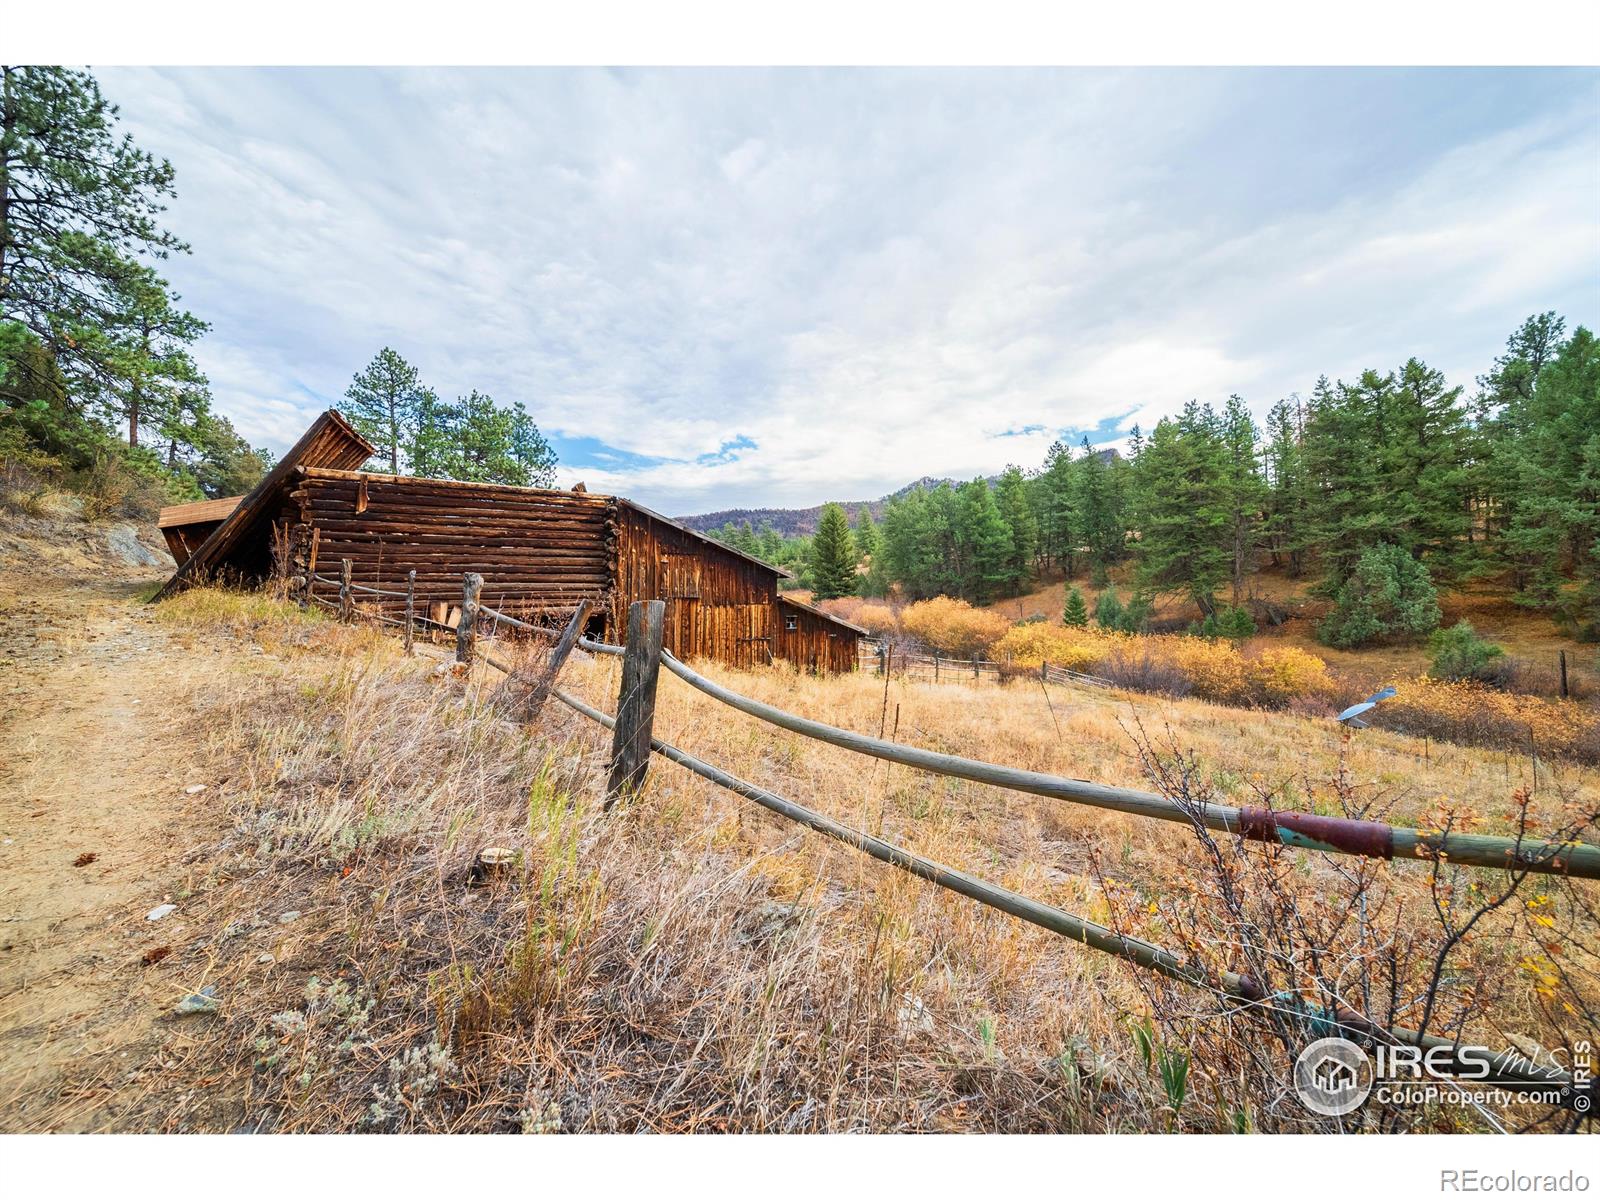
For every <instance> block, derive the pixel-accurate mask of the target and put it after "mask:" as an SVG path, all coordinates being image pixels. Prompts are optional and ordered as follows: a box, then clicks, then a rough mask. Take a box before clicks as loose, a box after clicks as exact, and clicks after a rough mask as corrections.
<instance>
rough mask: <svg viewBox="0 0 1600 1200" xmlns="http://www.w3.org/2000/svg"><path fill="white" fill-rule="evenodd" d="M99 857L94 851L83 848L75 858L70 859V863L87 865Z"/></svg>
mask: <svg viewBox="0 0 1600 1200" xmlns="http://www.w3.org/2000/svg"><path fill="white" fill-rule="evenodd" d="M99 857H100V856H99V855H98V854H96V853H95V852H94V851H92V850H85V851H84V852H83V853H82V854H80V855H78V857H77V858H75V859H73V860H72V865H73V866H75V867H87V866H88V865H89V864H90V863H92V862H94V860H95V859H97V858H99Z"/></svg>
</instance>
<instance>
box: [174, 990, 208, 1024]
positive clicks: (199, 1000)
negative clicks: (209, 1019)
mask: <svg viewBox="0 0 1600 1200" xmlns="http://www.w3.org/2000/svg"><path fill="white" fill-rule="evenodd" d="M172 1011H173V1012H175V1013H176V1014H177V1015H178V1016H180V1017H187V1016H191V1015H193V1014H195V1013H214V1012H216V1011H217V985H216V984H214V983H208V984H206V986H205V987H203V988H201V989H200V990H199V991H198V992H196V993H195V994H194V995H192V996H185V997H184V998H183V999H182V1000H179V1001H178V1003H177V1004H175V1005H173V1007H172Z"/></svg>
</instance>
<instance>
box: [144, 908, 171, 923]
mask: <svg viewBox="0 0 1600 1200" xmlns="http://www.w3.org/2000/svg"><path fill="white" fill-rule="evenodd" d="M177 911H178V906H177V905H176V904H158V905H156V906H155V907H154V908H152V909H151V910H150V911H149V912H147V913H145V915H144V919H145V920H146V921H159V920H161V918H162V917H167V916H171V915H172V914H173V913H175V912H177Z"/></svg>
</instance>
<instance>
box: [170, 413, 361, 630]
mask: <svg viewBox="0 0 1600 1200" xmlns="http://www.w3.org/2000/svg"><path fill="white" fill-rule="evenodd" d="M374 452H375V450H374V447H373V445H372V443H371V442H369V441H367V439H366V438H364V437H362V436H361V435H360V434H359V433H357V432H356V431H355V429H354V427H353V426H352V425H351V424H350V422H348V421H346V420H345V419H344V418H343V417H341V416H340V415H339V414H338V413H336V412H335V411H334V410H333V409H331V408H330V409H329V410H328V411H327V412H325V413H323V414H322V415H321V416H320V417H318V418H317V419H316V420H315V421H313V422H312V423H311V428H310V429H308V430H306V431H305V433H304V434H303V435H302V436H301V438H300V440H299V441H298V442H296V443H295V444H294V446H293V447H291V448H290V450H289V452H288V453H287V454H285V455H284V456H283V457H282V458H281V459H279V460H278V463H277V465H276V466H274V467H273V468H272V470H270V471H268V472H267V474H266V477H265V478H264V479H262V481H261V482H260V483H258V484H256V486H255V487H254V488H253V489H251V491H250V493H249V494H248V495H247V496H245V497H244V498H243V499H242V500H240V501H239V502H238V504H237V505H235V506H234V507H233V508H232V509H231V510H229V512H228V514H227V515H226V516H225V517H224V518H223V520H222V524H221V525H219V526H217V528H216V529H215V530H213V531H212V533H211V535H210V536H209V537H208V538H206V540H205V541H204V542H203V543H201V545H200V546H199V548H198V549H196V550H195V551H194V553H193V554H191V555H190V556H189V557H188V558H187V559H186V560H185V561H184V562H183V564H182V565H181V566H180V567H179V568H178V569H177V570H176V571H174V572H173V573H172V578H171V579H169V580H167V582H166V583H165V584H164V585H163V586H162V588H161V590H160V591H159V592H157V593H156V594H155V595H154V596H153V597H152V599H153V600H164V599H166V598H167V597H168V596H170V595H172V594H173V593H174V592H177V591H180V590H181V589H182V588H184V587H187V586H188V585H189V584H190V583H193V582H195V581H196V580H199V579H202V578H204V577H205V576H206V575H207V574H208V573H210V572H212V571H214V570H215V569H216V568H217V567H218V566H219V565H220V564H221V563H222V562H223V561H224V560H225V559H226V558H227V555H228V552H229V551H231V550H232V549H233V548H234V547H235V546H237V545H238V544H239V543H240V542H241V541H242V540H244V539H245V538H246V537H247V536H249V535H251V534H253V533H257V534H260V535H261V536H263V537H265V536H266V535H267V531H266V530H265V529H264V528H259V529H258V526H262V525H263V524H264V523H268V522H270V521H271V519H272V518H271V514H270V505H269V503H268V501H270V500H271V499H272V498H273V497H275V496H276V495H277V494H278V492H279V491H280V489H282V487H283V486H284V485H285V484H286V483H288V482H289V480H290V478H291V477H292V476H293V475H294V473H295V470H296V468H298V467H302V466H304V467H330V468H334V469H341V468H352V467H359V466H361V464H363V463H364V462H366V461H367V459H369V458H371V457H372V455H373V453H374ZM202 503H209V504H215V505H221V504H222V503H223V501H220V500H216V501H208V502H202ZM174 507H177V508H193V507H196V506H194V505H177V506H174ZM179 515H180V514H176V513H175V514H174V518H176V517H177V516H179ZM162 516H163V518H165V516H166V513H165V512H163V513H162ZM200 519H201V520H204V519H206V518H200ZM209 519H211V520H215V519H216V518H215V517H212V518H209ZM184 523H185V522H181V521H178V520H176V519H174V521H172V522H171V524H174V525H176V524H184ZM166 524H168V522H166V521H165V520H163V525H166Z"/></svg>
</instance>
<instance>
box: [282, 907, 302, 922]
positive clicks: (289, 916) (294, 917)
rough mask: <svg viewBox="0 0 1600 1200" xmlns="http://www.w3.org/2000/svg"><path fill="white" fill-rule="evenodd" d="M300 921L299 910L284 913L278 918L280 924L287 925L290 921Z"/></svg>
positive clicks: (292, 909)
mask: <svg viewBox="0 0 1600 1200" xmlns="http://www.w3.org/2000/svg"><path fill="white" fill-rule="evenodd" d="M299 919H300V910H299V909H297V908H291V909H290V910H289V911H288V912H286V913H283V914H282V915H281V916H279V917H278V924H280V925H287V924H288V923H289V922H290V921H298V920H299Z"/></svg>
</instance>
